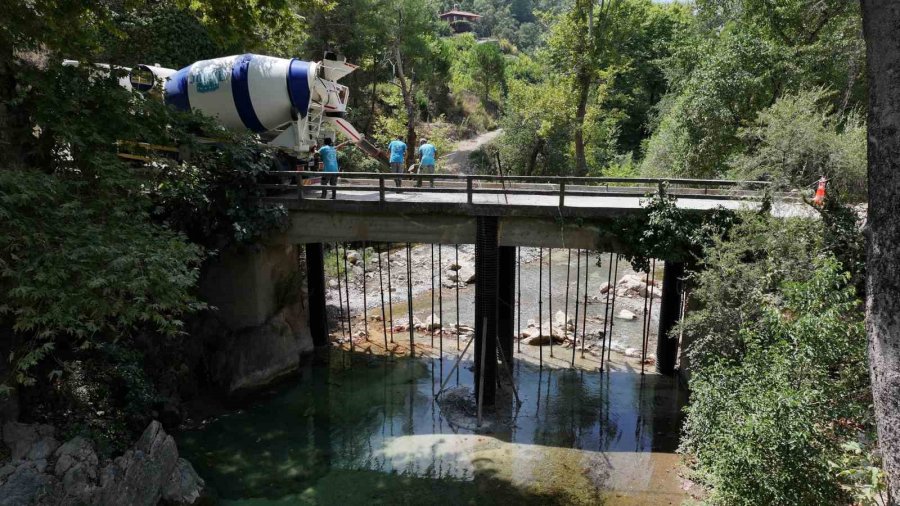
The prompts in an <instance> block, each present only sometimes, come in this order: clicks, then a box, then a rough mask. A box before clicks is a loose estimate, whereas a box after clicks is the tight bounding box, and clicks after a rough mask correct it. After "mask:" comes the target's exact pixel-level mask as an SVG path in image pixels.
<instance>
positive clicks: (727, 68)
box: [643, 29, 790, 177]
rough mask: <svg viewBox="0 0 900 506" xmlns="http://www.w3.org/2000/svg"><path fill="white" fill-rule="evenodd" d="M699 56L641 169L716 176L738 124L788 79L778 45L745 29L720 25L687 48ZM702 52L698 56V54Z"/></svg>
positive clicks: (731, 146)
mask: <svg viewBox="0 0 900 506" xmlns="http://www.w3.org/2000/svg"><path fill="white" fill-rule="evenodd" d="M689 50H693V51H696V52H697V53H698V54H696V55H695V56H699V57H700V58H701V59H700V61H699V62H698V63H697V64H696V67H695V68H694V70H693V71H692V72H691V73H690V77H689V78H688V80H687V81H686V82H685V83H683V84H681V85H680V86H679V95H678V98H677V99H676V100H675V102H674V104H673V106H672V108H671V109H670V110H668V111H666V118H665V119H664V120H663V123H662V124H661V127H660V128H661V129H662V128H663V127H665V128H666V129H669V130H665V131H663V132H662V133H661V134H660V135H661V137H654V139H651V141H650V144H649V145H648V148H647V156H646V159H645V161H644V165H645V168H644V169H643V170H644V172H645V173H647V174H674V175H678V176H681V177H716V176H718V175H720V174H722V173H723V172H724V168H725V162H726V160H727V159H728V157H729V156H731V155H732V154H733V153H734V152H735V151H736V150H737V149H738V148H739V147H740V142H739V140H738V138H737V133H738V129H739V128H740V127H741V126H742V124H743V122H744V121H745V120H747V119H749V118H752V117H754V116H755V114H756V112H757V111H759V110H761V109H762V108H764V107H766V106H767V105H769V104H770V103H771V100H772V99H773V98H774V97H773V95H774V94H775V93H776V92H775V86H784V85H785V84H789V83H790V81H789V78H790V75H789V74H788V75H787V76H785V70H784V68H783V62H782V59H781V55H780V54H779V48H778V47H777V46H775V45H774V44H771V43H768V42H767V41H766V40H765V39H761V38H760V37H759V36H758V34H755V33H753V32H752V31H750V30H734V29H731V30H729V29H726V31H725V32H723V33H722V34H721V36H720V37H719V38H717V39H715V40H713V41H711V42H707V43H704V44H703V46H702V47H701V48H696V49H695V48H691V49H689ZM701 55H704V56H701Z"/></svg>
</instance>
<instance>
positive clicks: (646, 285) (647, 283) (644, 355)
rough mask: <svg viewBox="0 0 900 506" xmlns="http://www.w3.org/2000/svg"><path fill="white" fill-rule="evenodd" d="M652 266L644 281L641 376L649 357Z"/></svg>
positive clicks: (648, 269)
mask: <svg viewBox="0 0 900 506" xmlns="http://www.w3.org/2000/svg"><path fill="white" fill-rule="evenodd" d="M649 267H650V266H647V277H646V278H645V279H646V281H645V282H644V312H643V314H642V315H641V325H642V326H641V376H643V375H644V359H645V358H647V326H648V322H647V296H648V295H650V268H649Z"/></svg>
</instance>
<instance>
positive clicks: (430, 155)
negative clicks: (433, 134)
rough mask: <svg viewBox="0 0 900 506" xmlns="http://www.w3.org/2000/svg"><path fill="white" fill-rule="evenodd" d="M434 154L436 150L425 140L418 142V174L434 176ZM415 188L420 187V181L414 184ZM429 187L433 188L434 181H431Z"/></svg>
mask: <svg viewBox="0 0 900 506" xmlns="http://www.w3.org/2000/svg"><path fill="white" fill-rule="evenodd" d="M436 153H437V148H435V147H434V144H432V143H430V142H428V140H427V139H422V140H421V141H419V174H434V155H435V154H436ZM416 186H422V180H421V179H419V181H418V182H416ZM431 186H432V188H433V187H434V179H432V180H431Z"/></svg>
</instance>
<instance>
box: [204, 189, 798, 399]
mask: <svg viewBox="0 0 900 506" xmlns="http://www.w3.org/2000/svg"><path fill="white" fill-rule="evenodd" d="M321 176H322V173H321V172H271V173H269V174H268V176H267V177H268V181H267V182H266V183H264V184H262V185H261V186H262V188H263V189H264V190H265V192H266V197H265V200H266V201H267V202H270V203H277V204H280V205H282V206H284V207H285V208H286V209H288V211H289V215H290V224H289V226H288V228H287V230H286V231H284V232H283V233H281V234H280V235H276V236H274V237H272V238H271V240H270V241H269V242H270V245H274V249H272V248H270V250H271V251H270V252H263V253H258V254H254V255H251V256H250V257H249V258H248V259H246V260H245V262H250V269H247V268H242V269H238V270H242V271H243V272H249V274H245V275H243V276H242V277H240V278H234V277H232V278H228V276H218V278H219V279H228V281H227V283H230V286H227V287H223V286H218V287H216V288H217V289H218V290H213V291H212V292H208V294H211V295H209V300H210V302H211V303H212V304H213V305H215V306H218V307H228V308H229V311H228V312H229V313H231V314H234V315H237V318H239V319H240V318H244V316H246V318H244V320H242V322H243V323H246V322H248V321H249V322H258V321H261V320H262V319H264V318H266V317H268V316H271V315H270V314H269V313H271V307H272V306H273V305H274V303H275V302H274V301H275V294H274V292H275V291H276V290H275V285H276V283H277V281H278V280H277V279H275V277H274V275H273V274H272V273H275V272H280V268H279V267H278V265H290V263H291V262H293V263H294V264H296V253H293V255H294V256H293V257H292V256H291V255H292V254H290V253H285V252H286V251H287V250H285V246H287V247H289V248H292V247H295V246H296V245H300V244H303V245H305V250H306V260H307V271H308V272H307V284H308V292H309V315H310V331H311V333H312V337H313V342H314V343H315V344H316V345H317V346H324V345H327V344H328V329H327V318H326V302H325V274H324V273H325V266H324V244H325V243H331V242H335V243H341V242H372V243H376V242H377V243H385V242H386V243H425V244H427V243H431V244H474V245H475V275H476V283H475V320H474V322H475V325H474V327H475V356H476V357H478V356H481V354H482V353H486V356H497V349H498V347H499V349H500V351H501V352H502V353H501V356H505V357H512V349H513V342H514V333H515V330H514V327H513V322H514V319H515V314H514V313H515V303H514V302H515V286H516V280H515V272H516V247H520V246H529V247H543V248H568V249H585V250H591V251H604V252H614V253H618V252H622V251H624V249H625V248H624V247H625V245H624V244H621V242H620V241H621V240H622V239H621V238H617V237H616V234H615V233H612V234H600V233H598V232H599V230H600V227H604V226H605V227H606V230H610V229H614V228H615V223H616V221H615V220H616V219H617V218H619V217H622V216H628V215H633V214H636V213H639V212H641V209H642V201H643V200H645V199H646V198H647V196H648V194H653V193H657V192H665V193H666V194H667V195H671V196H673V197H676V198H677V201H676V205H677V206H678V207H679V208H682V209H685V210H688V211H691V212H697V213H706V212H710V211H712V210H714V209H717V208H725V209H731V210H738V209H749V210H753V209H759V208H760V206H761V203H762V200H763V195H764V194H765V193H766V192H769V193H771V192H770V190H769V186H770V184H769V183H766V182H760V181H729V180H701V179H657V178H603V177H544V176H508V177H499V176H492V175H450V174H440V175H420V174H403V175H398V174H389V173H388V174H384V173H341V174H340V179H339V181H338V183H337V184H336V185H334V186H327V187H326V186H323V185H321V184H318V182H319V179H318V178H320V177H321ZM311 183H312V184H311ZM419 185H421V186H419ZM323 189H324V190H327V192H328V195H330V194H331V192H332V191H334V192H335V198H334V199H333V200H332V199H330V198H320V197H321V192H322V190H323ZM773 197H774V198H773V202H772V207H771V211H770V212H772V213H773V214H774V215H776V216H782V217H789V216H810V215H811V214H813V213H811V210H810V208H809V206H807V205H805V204H804V203H803V202H802V200H801V199H800V198H799V196H798V195H796V194H785V193H780V194H775V195H773ZM273 251H274V253H272V252H273ZM662 260H666V259H662ZM669 260H670V261H667V262H666V263H665V268H664V275H663V286H662V290H661V294H662V301H661V310H660V313H659V338H658V342H657V350H656V352H657V370H658V371H659V372H661V373H663V374H673V373H674V372H675V367H676V364H677V360H678V346H679V343H678V341H677V339H671V338H669V333H670V330H671V329H672V328H673V327H674V325H675V324H676V323H677V322H678V321H679V319H680V318H681V316H682V315H681V309H682V300H683V293H682V292H683V288H682V278H683V274H684V264H683V263H681V262H678V261H673V260H672V259H669ZM230 270H231V271H234V270H236V269H235V268H234V266H231V269H230ZM223 288H224V289H223ZM216 293H218V295H216ZM221 294H233V295H232V296H231V298H228V297H227V296H226V297H225V298H223V296H222V295H221ZM247 301H250V302H251V303H252V304H250V305H249V306H248V303H247ZM410 303H411V300H410ZM242 315H243V316H242ZM410 319H411V310H410ZM411 327H412V326H410V340H411V341H412V339H413V332H414V331H413V330H412V328H411ZM483 350H484V351H483ZM475 372H476V385H479V384H480V383H479V380H480V379H481V377H482V374H483V375H484V387H483V388H484V391H483V394H482V395H483V399H484V402H485V403H486V404H487V405H490V404H492V403H493V400H494V396H495V387H496V383H497V377H498V364H497V362H496V361H495V360H487V361H486V362H484V364H483V365H482V364H480V363H479V362H478V361H476V363H475ZM476 389H477V388H476Z"/></svg>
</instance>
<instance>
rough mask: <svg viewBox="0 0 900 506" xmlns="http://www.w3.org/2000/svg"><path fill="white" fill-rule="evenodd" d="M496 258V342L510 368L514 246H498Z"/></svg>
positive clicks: (513, 293) (511, 354)
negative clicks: (497, 262) (497, 256)
mask: <svg viewBox="0 0 900 506" xmlns="http://www.w3.org/2000/svg"><path fill="white" fill-rule="evenodd" d="M498 260H499V272H498V283H497V288H498V291H499V297H498V298H499V300H498V301H497V304H498V307H497V342H498V346H500V350H501V351H502V352H503V357H504V358H505V359H506V360H508V361H509V365H510V368H512V356H513V343H515V335H516V327H515V324H516V248H515V247H514V246H500V250H499V258H498Z"/></svg>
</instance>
